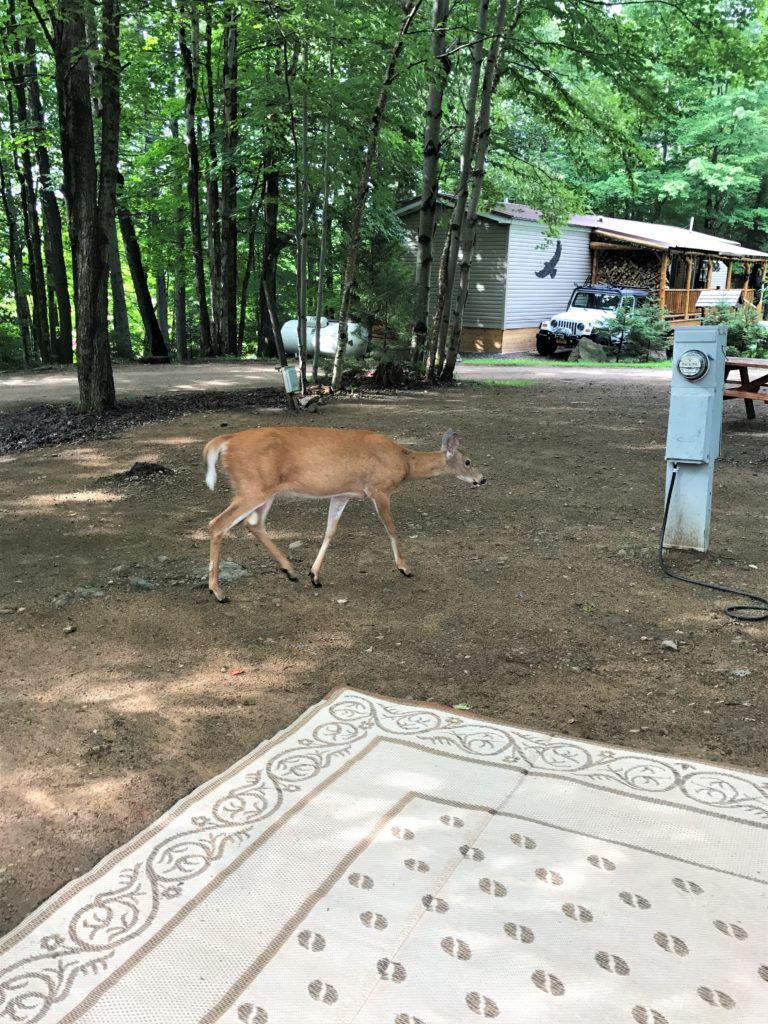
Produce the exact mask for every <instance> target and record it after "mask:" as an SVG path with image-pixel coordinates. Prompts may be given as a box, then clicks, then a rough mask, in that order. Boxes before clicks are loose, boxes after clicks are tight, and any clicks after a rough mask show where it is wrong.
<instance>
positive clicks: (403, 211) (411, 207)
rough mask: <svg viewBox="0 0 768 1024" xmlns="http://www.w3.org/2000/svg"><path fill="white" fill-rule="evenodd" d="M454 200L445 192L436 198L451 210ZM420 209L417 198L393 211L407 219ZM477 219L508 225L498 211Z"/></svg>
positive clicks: (481, 215) (483, 214) (506, 218)
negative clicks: (410, 214)
mask: <svg viewBox="0 0 768 1024" xmlns="http://www.w3.org/2000/svg"><path fill="white" fill-rule="evenodd" d="M455 200H456V197H455V196H452V195H450V194H449V193H447V192H440V193H439V194H438V197H437V205H438V206H445V207H446V208H448V209H451V210H452V209H453V206H454V203H455ZM420 207H421V197H420V196H419V197H418V198H416V199H411V200H410V202H408V203H406V204H405V205H404V206H400V207H398V208H397V209H396V210H395V213H396V214H397V216H398V217H407V216H408V214H409V213H418V211H419V208H420ZM478 217H479V218H480V220H490V221H493V223H494V224H506V225H508V224H509V217H507V216H505V215H504V214H503V213H499V211H498V210H491V211H490V212H485V213H478ZM533 219H534V220H536V217H534V218H533Z"/></svg>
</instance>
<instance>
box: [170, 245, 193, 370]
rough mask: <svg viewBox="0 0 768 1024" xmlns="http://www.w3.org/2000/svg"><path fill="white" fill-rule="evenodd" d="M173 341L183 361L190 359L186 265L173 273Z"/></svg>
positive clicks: (178, 355) (177, 353)
mask: <svg viewBox="0 0 768 1024" xmlns="http://www.w3.org/2000/svg"><path fill="white" fill-rule="evenodd" d="M178 241H179V244H181V245H183V244H184V241H185V238H184V234H183V233H182V234H181V236H180V238H179V239H178ZM173 343H174V345H175V346H176V355H177V357H178V358H179V359H180V360H181V361H182V362H184V361H186V360H187V359H189V344H188V341H187V284H186V281H185V279H184V266H183V264H182V266H181V272H179V268H178V267H177V268H176V270H175V272H174V275H173Z"/></svg>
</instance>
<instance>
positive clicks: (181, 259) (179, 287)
mask: <svg viewBox="0 0 768 1024" xmlns="http://www.w3.org/2000/svg"><path fill="white" fill-rule="evenodd" d="M171 135H172V136H173V138H174V139H178V137H179V121H178V118H176V117H174V118H172V119H171ZM176 201H177V203H178V205H177V207H176V259H175V261H174V266H173V344H174V346H175V348H176V357H177V359H180V360H182V361H185V360H187V359H189V346H188V342H187V263H186V259H185V254H186V248H187V238H186V233H185V231H184V220H185V217H184V206H183V196H182V194H181V191H179V193H178V194H177V197H176Z"/></svg>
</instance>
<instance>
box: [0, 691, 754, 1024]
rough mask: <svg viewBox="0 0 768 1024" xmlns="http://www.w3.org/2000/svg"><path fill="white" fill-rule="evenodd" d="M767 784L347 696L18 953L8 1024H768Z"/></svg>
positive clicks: (112, 870)
mask: <svg viewBox="0 0 768 1024" xmlns="http://www.w3.org/2000/svg"><path fill="white" fill-rule="evenodd" d="M767 840H768V780H766V779H764V778H760V777H757V776H750V775H746V774H743V773H741V772H737V771H732V770H728V769H725V768H717V767H712V766H707V765H702V764H694V763H690V762H683V761H678V760H675V759H672V758H666V757H657V756H653V755H649V754H640V753H632V752H630V751H626V750H609V749H605V748H603V747H599V746H594V745H591V744H588V743H583V742H580V741H576V740H572V739H557V738H554V737H551V736H546V735H541V734H538V733H534V732H529V731H527V730H522V729H516V728H512V727H509V726H506V725H502V724H499V723H496V722H492V721H486V720H482V719H479V718H476V717H473V716H472V715H471V714H459V713H456V712H455V711H452V710H451V709H448V708H440V707H435V706H431V705H410V704H406V703H402V702H395V701H391V700H387V699H386V698H382V697H376V696H372V695H370V694H366V693H362V692H358V691H354V690H340V691H336V692H334V693H332V694H330V695H329V696H328V697H327V698H326V699H325V700H324V701H323V702H322V703H320V704H319V705H317V706H316V707H313V708H311V709H310V710H309V711H308V712H307V713H306V714H304V715H303V716H302V717H301V718H300V719H299V720H298V721H297V722H296V723H294V725H292V726H291V727H290V728H289V729H287V730H286V731H285V732H284V733H282V734H281V735H280V736H278V737H277V738H276V739H274V740H272V741H270V742H267V743H264V744H263V745H262V746H261V747H259V748H258V749H257V750H256V751H254V752H253V753H252V754H250V755H248V756H247V757H246V758H244V759H243V760H242V761H240V763H239V764H237V765H235V766H234V767H233V768H232V769H230V770H229V771H227V772H225V773H224V774H223V775H221V776H219V778H217V779H214V780H213V781H211V782H209V783H207V784H206V785H204V786H202V787H201V788H200V789H198V790H197V791H196V792H195V793H193V794H192V795H191V796H190V797H188V798H187V799H185V800H183V801H182V802H181V803H179V804H178V805H177V806H176V807H175V808H173V810H172V811H170V812H169V813H168V814H166V815H165V816H164V817H162V818H161V819H160V820H159V821H157V822H156V823H155V824H154V825H152V826H151V827H150V828H149V829H147V830H146V831H145V832H144V833H142V834H141V835H140V836H138V837H137V838H136V839H134V840H133V841H132V842H130V843H128V844H127V845H126V846H125V847H123V848H122V849H121V850H118V851H116V852H115V853H114V854H112V855H111V856H109V857H107V858H106V859H105V860H104V861H103V862H102V863H101V864H99V865H98V867H96V868H95V869H94V870H93V871H92V872H90V874H88V875H87V876H86V877H84V878H82V879H79V880H78V881H76V882H74V883H72V884H71V885H69V886H67V887H66V888H65V889H64V890H62V892H61V893H59V894H58V895H57V896H54V897H53V898H52V899H51V900H49V901H48V902H47V903H46V904H45V905H44V906H42V907H41V908H40V909H39V910H38V911H36V912H35V913H34V914H33V915H32V916H31V917H30V918H29V919H28V920H27V921H26V922H24V923H23V924H22V925H21V926H20V927H19V928H17V929H16V930H15V931H14V932H13V933H11V935H9V936H8V937H7V938H6V939H5V940H1V941H0V1022H3V1024H5V1022H7V1021H10V1022H13V1024H17V1022H23V1024H32V1022H37V1021H45V1022H46V1024H49V1022H50V1024H52V1022H54V1021H55V1022H58V1024H62V1022H67V1024H69V1022H71V1021H78V1022H83V1024H118V1022H119V1024H186V1022H194V1024H201V1022H204V1024H342V1022H343V1024H351V1022H355V1024H419V1022H423V1024H462V1022H466V1024H472V1022H473V1021H476V1020H478V1019H492V1020H498V1021H500V1022H503V1021H507V1022H510V1024H539V1022H542V1024H546V1022H550V1021H553V1022H554V1021H557V1022H558V1024H572V1022H576V1021H578V1022H580V1024H603V1022H604V1024H623V1022H627V1024H633V1022H635V1024H701V1022H712V1024H718V1022H719V1021H723V1022H724V1024H728V1022H736V1021H738V1022H742V1024H765V1022H766V1021H768V915H767V914H766V911H767V910H768V906H767V899H766V897H767V895H768V885H767V883H768V843H767Z"/></svg>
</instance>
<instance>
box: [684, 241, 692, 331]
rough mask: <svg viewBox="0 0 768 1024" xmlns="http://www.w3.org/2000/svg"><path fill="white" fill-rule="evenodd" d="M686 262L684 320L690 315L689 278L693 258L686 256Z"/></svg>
mask: <svg viewBox="0 0 768 1024" xmlns="http://www.w3.org/2000/svg"><path fill="white" fill-rule="evenodd" d="M685 259H686V262H687V263H688V273H687V274H686V275H685V318H686V320H687V319H688V317H690V315H691V276H692V275H693V257H692V256H690V255H689V256H686V257H685Z"/></svg>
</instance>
